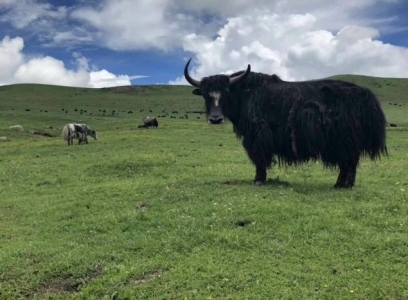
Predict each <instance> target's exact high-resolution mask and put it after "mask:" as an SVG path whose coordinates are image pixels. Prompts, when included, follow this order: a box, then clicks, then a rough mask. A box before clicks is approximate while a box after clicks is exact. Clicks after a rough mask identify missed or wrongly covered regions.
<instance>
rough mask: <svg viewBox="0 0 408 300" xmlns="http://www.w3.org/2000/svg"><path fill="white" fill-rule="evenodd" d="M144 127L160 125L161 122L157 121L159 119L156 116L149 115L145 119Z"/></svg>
mask: <svg viewBox="0 0 408 300" xmlns="http://www.w3.org/2000/svg"><path fill="white" fill-rule="evenodd" d="M143 123H144V127H146V128H149V127H150V126H152V127H156V128H157V127H159V122H157V119H156V118H155V117H149V116H147V117H146V118H144V119H143Z"/></svg>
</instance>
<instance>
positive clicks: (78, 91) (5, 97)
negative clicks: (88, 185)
mask: <svg viewBox="0 0 408 300" xmlns="http://www.w3.org/2000/svg"><path fill="white" fill-rule="evenodd" d="M332 78H336V79H341V80H345V81H349V82H353V83H356V84H359V85H362V86H366V87H368V88H370V89H372V91H373V92H374V93H375V94H376V95H377V96H378V97H379V99H380V101H381V103H382V106H383V108H384V111H385V113H386V115H387V119H388V121H389V122H390V123H396V124H397V125H399V127H400V126H407V125H408V118H407V113H408V96H407V95H408V79H396V78H377V77H368V76H358V75H338V76H334V77H332ZM192 89H193V88H192V87H191V86H170V85H155V86H123V87H113V88H102V89H91V88H73V87H62V86H52V85H38V84H15V85H9V86H2V87H0V111H2V112H3V114H5V115H6V116H3V120H5V119H7V115H8V116H10V115H11V116H17V115H20V113H25V114H27V113H31V114H37V115H45V114H47V113H48V114H50V113H52V114H53V115H55V114H56V115H64V116H65V117H63V118H68V119H73V116H76V118H83V117H84V116H94V117H120V118H123V117H137V118H138V119H140V118H141V117H142V116H145V115H146V114H152V115H156V116H160V115H161V114H162V112H163V110H167V113H169V112H171V111H174V110H176V111H178V112H179V114H178V115H177V117H179V116H180V115H184V114H185V113H186V112H189V111H201V110H203V100H202V99H201V98H200V97H196V96H194V95H192V94H191V91H192ZM81 110H82V112H81ZM113 110H114V111H115V112H114V113H112V111H113ZM141 110H142V111H141ZM150 110H151V111H152V112H150ZM129 111H131V113H129ZM187 114H188V113H187ZM190 119H191V118H190ZM193 119H195V118H194V116H193Z"/></svg>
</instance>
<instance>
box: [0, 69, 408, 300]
mask: <svg viewBox="0 0 408 300" xmlns="http://www.w3.org/2000/svg"><path fill="white" fill-rule="evenodd" d="M342 78H343V79H346V80H349V81H353V82H357V83H360V84H362V85H366V86H369V87H371V88H372V89H373V91H375V93H377V94H378V96H379V97H380V100H381V102H382V105H383V108H384V111H385V112H386V116H387V119H388V121H389V122H390V123H395V124H397V127H396V128H388V129H387V144H388V149H389V157H388V158H383V159H382V160H381V161H377V162H371V161H369V160H366V159H364V160H363V161H362V163H361V165H360V167H359V169H358V174H357V181H356V186H355V188H354V189H352V190H335V189H333V188H332V186H333V185H334V183H335V181H336V178H337V173H336V172H333V171H328V170H324V169H323V168H322V166H321V164H319V163H315V164H313V163H311V164H306V165H303V166H301V167H293V168H286V169H285V168H279V167H275V168H273V170H271V171H269V174H268V176H269V178H270V179H269V181H268V184H267V185H266V186H263V187H254V186H252V185H251V183H252V179H253V176H254V167H253V166H252V165H251V163H250V161H249V160H248V158H247V156H246V154H245V152H244V150H243V148H242V146H241V143H240V141H238V140H237V139H236V138H235V137H234V135H233V134H232V126H231V124H225V125H222V126H210V125H208V124H207V123H206V122H205V116H204V115H203V114H201V113H200V112H201V111H202V110H203V100H202V99H201V98H200V97H195V96H193V95H192V94H191V91H192V88H191V87H175V86H147V87H132V88H131V87H121V88H111V89H78V88H67V87H55V86H46V85H44V86H41V85H14V86H4V87H0V136H6V137H7V138H8V141H3V142H2V141H0V299H27V298H28V299H407V298H408V276H407V274H408V270H407V268H408V264H407V262H408V251H407V249H408V233H407V232H408V194H407V193H408V176H407V171H406V170H407V168H408V163H407V161H408V152H407V149H408V120H407V112H408V97H407V96H406V95H407V92H408V90H407V89H408V80H407V79H401V80H397V79H386V78H384V79H382V78H370V77H362V76H361V77H360V76H347V77H342ZM389 103H391V104H389ZM395 103H397V105H395ZM400 105H401V106H400ZM81 110H82V112H81ZM104 110H105V112H104ZM150 110H152V112H150ZM45 111H47V112H45ZM85 111H86V112H85ZM113 111H114V112H113ZM130 111H131V113H129V112H130ZM176 111H177V113H176ZM146 115H155V116H158V115H159V116H166V117H160V118H158V120H159V128H158V129H157V130H156V129H147V130H146V129H137V125H139V124H141V123H142V118H143V117H144V116H146ZM186 115H187V116H188V118H186ZM69 122H84V123H86V124H88V125H90V126H91V127H92V128H93V129H95V130H97V131H98V135H99V139H98V140H97V141H94V140H90V141H89V144H87V145H80V146H78V145H76V142H75V145H74V146H70V147H68V146H67V144H66V142H64V141H63V140H62V139H61V130H62V127H63V125H64V124H66V123H69ZM16 124H19V125H22V126H23V127H24V128H25V131H24V132H14V131H11V130H10V129H9V126H11V125H16ZM29 131H38V132H44V133H48V134H49V135H51V136H53V137H44V136H40V135H32V134H30V133H29Z"/></svg>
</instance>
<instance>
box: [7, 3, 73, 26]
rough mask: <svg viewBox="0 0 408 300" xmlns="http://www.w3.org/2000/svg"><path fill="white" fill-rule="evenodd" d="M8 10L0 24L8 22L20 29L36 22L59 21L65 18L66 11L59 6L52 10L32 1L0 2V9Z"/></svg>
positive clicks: (43, 4) (44, 4)
mask: <svg viewBox="0 0 408 300" xmlns="http://www.w3.org/2000/svg"><path fill="white" fill-rule="evenodd" d="M1 7H6V8H8V12H7V14H4V15H2V17H0V21H2V22H10V23H11V24H12V25H13V26H14V27H15V28H18V29H22V28H25V27H27V26H29V25H30V24H32V23H33V22H35V21H37V20H42V21H43V22H44V21H45V20H47V19H56V20H60V19H63V18H65V17H66V16H67V13H68V9H67V8H66V7H64V6H60V7H58V8H56V9H53V7H52V5H51V4H49V3H38V2H36V1H34V0H18V1H5V0H2V1H1V2H0V8H1Z"/></svg>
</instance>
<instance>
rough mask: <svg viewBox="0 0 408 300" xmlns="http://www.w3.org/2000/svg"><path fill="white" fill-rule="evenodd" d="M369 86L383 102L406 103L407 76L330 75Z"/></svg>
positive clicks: (407, 90)
mask: <svg viewBox="0 0 408 300" xmlns="http://www.w3.org/2000/svg"><path fill="white" fill-rule="evenodd" d="M331 78H333V79H340V80H344V81H348V82H352V83H355V84H358V85H361V86H365V87H368V88H370V89H371V90H372V91H373V92H374V93H375V94H376V95H377V96H378V98H379V99H380V100H381V101H383V102H385V103H387V104H388V103H393V104H395V103H398V104H408V78H381V77H371V76H362V75H337V76H333V77H331Z"/></svg>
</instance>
